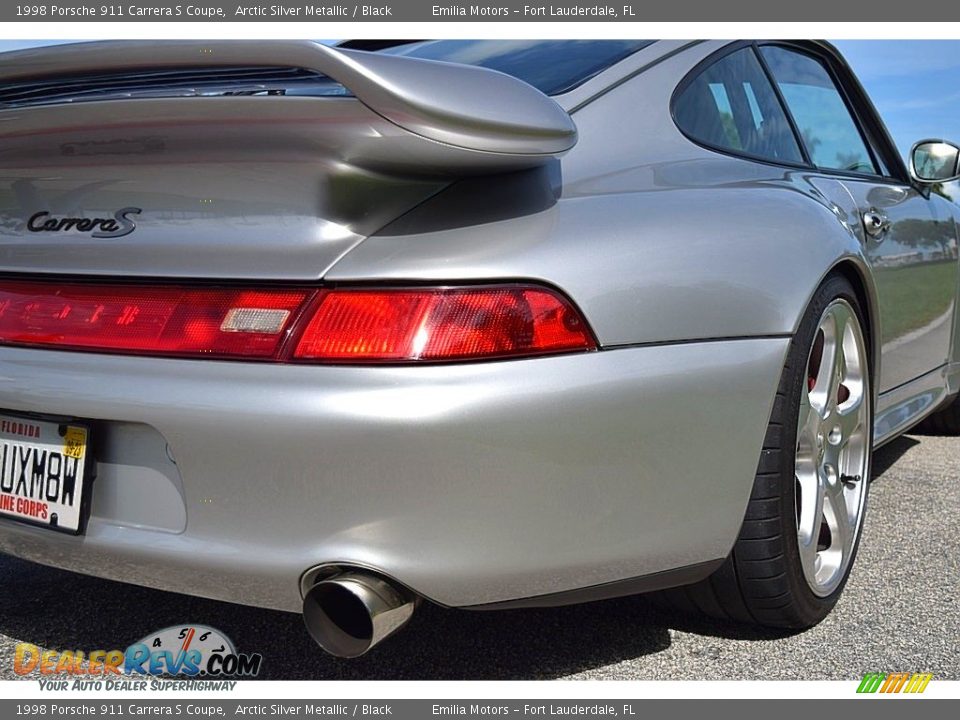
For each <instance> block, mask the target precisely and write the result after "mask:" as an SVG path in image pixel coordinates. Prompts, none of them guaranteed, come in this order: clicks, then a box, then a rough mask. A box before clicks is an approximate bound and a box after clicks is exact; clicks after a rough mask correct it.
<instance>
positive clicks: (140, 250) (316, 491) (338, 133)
mask: <svg viewBox="0 0 960 720" xmlns="http://www.w3.org/2000/svg"><path fill="white" fill-rule="evenodd" d="M0 79H2V84H0V465H2V474H0V551H2V552H5V553H9V554H12V555H16V556H19V557H22V558H27V559H30V560H34V561H37V562H40V563H46V564H49V565H54V566H58V567H62V568H68V569H71V570H76V571H79V572H82V573H89V574H92V575H97V576H101V577H105V578H112V579H115V580H121V581H125V582H131V583H137V584H141V585H146V586H151V587H158V588H164V589H167V590H174V591H178V592H184V593H189V594H193V595H198V596H204V597H210V598H218V599H222V600H228V601H233V602H238V603H245V604H250V605H257V606H262V607H269V608H278V609H283V610H290V611H299V612H302V613H303V615H304V619H305V621H306V625H307V628H308V630H309V632H310V633H311V635H312V636H313V637H314V638H315V639H316V640H317V641H318V642H319V644H320V645H321V646H322V647H323V648H324V649H326V650H327V651H329V652H331V653H333V654H335V655H339V656H344V657H354V656H357V655H361V654H363V653H364V652H366V651H367V650H368V649H370V648H371V647H373V646H374V645H375V644H376V643H378V642H379V641H380V640H382V639H383V638H385V637H386V636H388V635H389V634H391V633H392V632H393V631H395V630H396V629H398V628H399V627H401V626H402V625H403V624H404V623H405V622H406V621H407V620H408V619H409V617H410V616H411V614H412V613H413V612H414V608H415V606H416V605H417V603H418V602H421V601H424V600H426V601H430V602H434V603H437V604H440V605H443V606H448V607H457V608H470V609H496V608H515V607H533V606H546V605H556V604H562V603H574V602H581V601H587V600H592V599H599V598H605V597H613V596H618V595H625V594H631V593H640V592H652V591H660V592H661V597H662V598H664V599H665V600H667V601H669V602H675V603H678V604H681V605H684V606H687V607H696V608H698V609H699V610H701V611H704V612H707V613H710V614H712V615H716V616H718V617H721V618H726V619H730V620H734V621H741V622H747V623H756V624H760V625H764V626H773V627H781V628H791V629H799V628H805V627H809V626H811V625H813V624H815V623H817V622H819V621H820V620H821V619H822V618H824V617H825V616H826V614H827V613H828V612H829V611H830V609H831V608H832V607H833V606H834V604H835V603H836V602H837V600H838V598H839V596H840V594H841V592H842V590H843V587H844V583H845V582H846V580H847V577H848V576H849V574H850V570H851V566H852V564H853V561H854V557H855V555H856V552H857V546H858V542H859V538H860V534H861V530H862V527H863V522H864V511H865V507H866V501H867V489H868V481H869V477H870V453H871V449H872V448H873V447H877V446H878V445H880V444H881V443H884V442H887V441H889V440H890V439H891V438H894V437H896V436H897V435H898V434H900V433H903V432H904V431H906V430H908V429H909V428H911V427H913V426H915V425H917V424H918V423H920V422H925V423H926V424H927V425H928V426H929V427H931V428H933V429H934V430H937V431H940V432H945V433H954V432H960V404H958V403H956V402H954V400H953V398H954V396H955V395H956V394H957V393H958V391H960V340H958V337H960V336H958V334H957V330H958V327H957V325H958V322H960V315H958V313H957V312H956V298H957V289H958V257H957V241H958V237H957V231H958V219H960V208H958V207H956V206H955V205H953V204H952V203H951V202H950V201H949V200H948V199H946V198H945V195H946V194H947V190H945V187H944V184H945V183H947V182H949V181H951V180H953V179H956V177H957V176H958V174H960V170H958V156H960V150H958V148H957V147H956V146H954V145H952V144H951V143H949V142H947V141H944V140H939V139H931V140H924V141H921V142H919V143H917V144H916V146H915V147H914V148H913V151H912V153H911V157H910V162H909V168H908V167H907V165H906V164H905V163H904V162H903V161H902V160H901V158H900V156H899V155H898V153H897V150H896V149H895V147H894V145H893V143H892V142H891V139H890V136H889V134H888V133H887V131H886V129H885V127H884V125H883V123H882V122H881V120H880V118H879V117H878V116H877V113H876V112H875V110H874V109H873V107H872V105H871V103H870V101H869V99H868V98H867V96H866V95H865V93H864V91H863V89H862V88H861V86H860V85H859V83H858V82H857V80H856V78H855V77H854V76H853V74H852V73H851V71H850V70H849V68H848V67H847V65H846V64H845V63H844V61H843V59H842V58H841V57H840V56H839V54H838V53H837V51H836V50H835V49H834V48H832V47H831V46H830V45H828V44H826V43H819V42H737V43H730V42H726V41H724V42H676V41H663V42H645V41H530V42H519V41H452V40H451V41H415V42H414V41H404V42H401V41H394V42H389V41H382V42H374V41H352V42H347V43H343V44H341V45H339V46H336V47H329V46H324V45H320V44H317V43H313V42H290V41H263V42H250V41H243V42H224V41H216V42H199V41H196V42H195V41H190V42H180V41H165V42H105V43H81V44H76V45H65V46H60V47H54V48H43V49H33V50H24V51H18V52H13V53H6V54H4V55H3V56H2V57H0Z"/></svg>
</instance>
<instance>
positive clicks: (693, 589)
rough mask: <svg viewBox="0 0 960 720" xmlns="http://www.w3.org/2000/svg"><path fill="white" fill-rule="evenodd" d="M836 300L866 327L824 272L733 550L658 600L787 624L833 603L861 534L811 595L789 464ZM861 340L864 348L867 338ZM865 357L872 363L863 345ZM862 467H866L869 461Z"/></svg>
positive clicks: (846, 287)
mask: <svg viewBox="0 0 960 720" xmlns="http://www.w3.org/2000/svg"><path fill="white" fill-rule="evenodd" d="M838 298H843V299H845V300H846V301H847V302H848V303H850V305H851V306H852V307H853V309H854V310H855V312H856V315H857V319H858V320H859V324H860V327H861V329H865V328H866V327H867V325H866V324H865V323H864V315H863V311H862V308H861V307H860V304H859V303H858V301H857V296H856V293H855V292H854V290H853V287H852V286H851V285H850V283H849V281H847V280H846V279H845V278H843V277H841V276H830V277H828V278H827V279H826V280H825V281H824V283H823V284H822V285H821V286H820V288H819V289H818V290H817V292H816V293H815V295H814V297H813V299H812V301H811V303H810V306H809V308H808V309H807V311H806V313H805V315H804V318H803V320H802V322H801V323H800V327H799V329H798V331H797V334H796V336H795V337H794V339H793V340H792V342H791V346H790V350H789V352H788V354H787V360H786V364H785V365H784V368H783V373H782V375H781V379H780V385H779V387H778V389H777V396H776V399H775V401H774V406H773V410H772V412H771V416H770V422H769V424H768V426H767V432H766V437H765V438H764V441H763V450H762V451H761V454H760V461H759V464H758V467H757V473H756V477H755V479H754V484H753V491H752V493H751V495H750V500H749V503H748V505H747V511H746V515H745V517H744V520H743V526H742V528H741V530H740V534H739V536H738V538H737V541H736V543H735V544H734V547H733V550H732V551H731V552H730V555H729V556H728V557H727V559H726V560H725V561H724V563H723V565H721V566H720V568H719V569H718V570H716V571H715V572H714V573H713V574H712V575H711V576H710V577H708V578H707V579H705V580H702V581H700V582H698V583H696V584H693V585H689V586H686V587H680V588H674V589H672V590H667V591H664V592H663V593H660V597H659V598H658V602H659V604H661V605H662V604H666V603H669V604H670V605H672V606H673V607H675V608H676V609H686V610H698V611H699V612H701V613H705V614H707V615H710V616H713V617H717V618H720V619H723V620H732V621H735V622H741V623H748V624H751V625H761V626H765V627H773V628H784V629H792V630H800V629H805V628H809V627H812V626H813V625H816V624H817V623H819V622H820V621H821V620H823V618H825V617H826V616H827V614H829V612H830V611H831V610H832V609H833V607H834V605H836V603H837V600H838V599H839V597H840V594H841V593H842V592H843V588H844V586H845V585H846V582H847V578H848V577H849V574H850V568H852V567H853V564H854V560H855V559H856V552H857V546H858V545H859V540H860V536H861V533H859V532H858V533H857V537H856V540H855V542H854V544H853V547H852V553H851V556H850V557H851V559H850V562H849V565H848V566H847V569H846V573H845V575H844V577H843V578H842V580H841V581H840V584H839V586H838V587H837V588H836V590H834V591H833V592H832V593H831V594H830V595H827V596H825V597H819V596H818V595H816V594H815V593H814V592H813V591H812V590H811V588H810V586H809V584H808V583H807V581H806V579H805V577H804V574H803V567H802V566H801V560H800V551H799V548H798V541H797V517H796V505H795V502H796V499H795V495H796V480H795V471H794V464H795V458H796V446H797V417H798V413H799V408H800V393H801V388H802V387H803V383H805V382H806V374H807V373H806V369H807V368H806V365H807V358H808V355H809V352H810V348H811V346H812V343H813V342H814V338H815V337H816V334H817V326H818V322H819V319H820V317H821V315H822V314H823V312H824V310H825V309H826V308H827V306H828V305H829V304H830V303H832V302H833V301H834V300H835V299H838ZM864 335H866V332H865V331H864ZM866 345H867V348H869V342H867V343H866ZM867 362H868V366H870V361H869V350H867ZM868 387H872V385H870V386H868ZM868 422H869V426H868V428H867V432H868V435H867V436H868V437H871V435H870V434H869V433H870V432H871V431H872V427H873V418H872V407H871V408H870V410H869V412H868ZM867 462H868V463H869V460H868V461H867ZM867 467H868V469H869V464H868V466H867ZM865 500H866V498H865V497H864V502H865ZM864 510H865V508H864Z"/></svg>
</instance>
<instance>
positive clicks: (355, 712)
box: [0, 683, 960, 720]
mask: <svg viewBox="0 0 960 720" xmlns="http://www.w3.org/2000/svg"><path fill="white" fill-rule="evenodd" d="M855 685H856V683H851V691H850V692H851V693H853V692H854V690H855V687H854V686H855ZM862 702H864V701H863V700H857V699H853V698H851V699H849V700H848V699H839V700H838V699H831V700H789V699H784V700H767V699H764V700H743V699H739V700H731V699H727V700H689V699H684V700H661V699H657V700H622V699H616V700H599V701H598V700H513V699H503V700H448V699H445V700H364V701H358V700H330V699H322V700H247V701H245V700H233V699H231V700H208V699H196V700H192V699H190V698H189V697H186V698H184V699H180V700H166V699H163V700H161V699H159V698H158V699H156V700H129V699H124V697H123V696H122V695H118V696H117V697H108V698H97V699H91V700H24V701H17V700H2V701H0V715H2V717H7V718H13V717H28V716H32V717H42V718H45V719H49V718H58V717H72V718H76V717H103V718H107V717H109V718H111V719H112V720H123V719H124V718H138V719H139V720H142V718H143V717H144V716H150V717H154V718H156V717H187V718H189V717H193V718H230V719H231V720H232V719H233V718H250V717H277V716H287V717H291V718H305V717H306V718H311V717H335V718H359V719H360V720H370V718H378V720H379V719H382V718H387V717H389V718H394V719H395V720H427V719H430V718H462V719H463V720H480V719H483V720H489V718H491V717H509V716H513V717H515V718H521V717H522V718H543V719H545V720H550V719H552V720H561V719H562V718H622V719H623V720H631V719H633V720H646V719H647V718H658V717H665V716H666V715H665V714H666V713H675V712H677V711H678V710H679V711H683V710H684V709H686V710H689V711H690V712H691V713H698V714H699V716H700V717H717V716H719V717H729V715H727V713H741V712H744V711H746V712H752V713H756V715H754V716H756V717H762V715H760V713H776V714H777V719H778V720H809V718H810V717H811V714H821V713H822V714H824V715H825V716H828V715H831V714H836V713H837V711H841V712H843V713H853V715H854V716H857V715H858V714H859V713H858V711H856V710H854V708H853V706H852V705H851V703H862ZM958 704H960V701H956V700H929V699H928V700H923V701H921V702H912V703H911V704H910V716H911V719H912V720H925V718H938V719H939V718H943V717H952V716H953V714H952V713H954V712H956V710H957V705H958ZM683 706H685V707H683ZM950 707H953V711H951V710H950ZM864 709H865V708H864V707H862V706H861V708H860V710H861V711H862V710H864ZM869 713H870V717H871V720H895V719H896V720H899V719H900V718H902V717H903V713H904V710H903V706H902V704H901V703H900V702H897V701H896V700H893V701H890V702H884V701H882V700H881V701H879V702H877V701H874V702H871V703H870V709H869ZM690 717H693V715H691V716H690Z"/></svg>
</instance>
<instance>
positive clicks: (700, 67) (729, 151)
mask: <svg viewBox="0 0 960 720" xmlns="http://www.w3.org/2000/svg"><path fill="white" fill-rule="evenodd" d="M755 45H756V42H755V41H753V40H738V41H736V42H732V43H730V44H728V45H724V46H723V47H722V48H720V49H719V50H717V51H716V52H713V53H711V54H710V55H708V56H707V57H705V58H704V59H703V60H701V61H700V62H698V63H697V64H696V65H694V66H693V68H692V69H691V70H690V71H689V72H687V74H686V75H684V76H683V79H681V80H680V82H679V83H678V84H677V86H676V87H675V88H674V89H673V93H671V95H670V119H671V120H673V124H674V126H675V127H676V128H677V130H678V131H679V132H680V134H681V135H683V136H684V137H685V138H686V139H687V140H689V141H690V142H692V143H693V144H694V145H697V146H699V147H702V148H706V149H707V150H711V151H712V152H715V153H719V154H721V155H727V156H730V157H735V158H740V159H742V160H750V161H751V162H758V163H761V164H763V165H772V166H774V167H785V168H790V169H792V170H815V169H816V168H815V167H814V166H813V165H810V164H809V162H808V160H806V158H807V151H806V149H805V148H804V145H803V143H802V142H800V140H799V138H798V137H797V135H796V131H795V129H794V128H793V118H792V116H791V115H790V114H789V113H788V112H787V111H786V110H785V109H784V108H783V101H782V99H781V98H780V92H779V90H778V89H777V87H776V85H775V84H774V86H773V90H774V93H775V94H776V97H777V102H779V103H780V105H781V110H783V112H784V115H785V116H786V118H787V123H788V124H789V125H790V127H791V131H792V132H793V140H794V142H795V143H797V148H799V150H800V156H801V157H802V158H804V161H803V162H791V161H789V160H778V159H777V158H771V157H767V156H764V155H754V154H753V153H749V152H746V151H744V150H737V149H735V148H729V147H723V146H721V145H714V144H713V143H710V142H707V141H705V140H700V139H698V138H695V137H693V136H692V135H690V134H689V133H688V132H687V131H686V130H684V129H683V127H682V126H681V124H680V122H679V121H678V120H677V113H676V108H677V99H678V98H679V97H680V95H682V94H683V91H684V90H686V89H687V88H688V87H690V85H692V84H693V82H694V81H695V80H696V79H697V78H698V77H699V76H700V75H701V74H702V73H703V72H705V71H706V70H707V69H708V68H710V67H711V66H713V65H715V64H716V63H717V62H719V61H720V60H723V58H725V57H727V56H728V55H733V54H734V53H736V52H739V51H740V50H743V49H745V48H751V47H753V46H755ZM756 55H757V53H756V50H754V56H756ZM761 68H763V72H764V77H765V78H766V80H767V82H770V77H769V74H768V72H767V70H766V67H765V66H764V65H763V64H762V63H761Z"/></svg>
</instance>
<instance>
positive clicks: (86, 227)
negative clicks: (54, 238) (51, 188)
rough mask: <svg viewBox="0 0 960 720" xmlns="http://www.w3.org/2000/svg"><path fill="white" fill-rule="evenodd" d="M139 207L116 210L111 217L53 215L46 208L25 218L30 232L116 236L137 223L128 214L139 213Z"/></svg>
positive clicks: (97, 236)
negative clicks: (75, 232)
mask: <svg viewBox="0 0 960 720" xmlns="http://www.w3.org/2000/svg"><path fill="white" fill-rule="evenodd" d="M141 212H142V210H141V209H140V208H135V207H125V208H121V209H120V210H117V211H116V212H115V213H114V214H113V217H112V218H81V217H54V216H52V215H51V214H50V213H49V212H47V211H46V210H41V211H40V212H38V213H34V214H33V215H31V216H30V219H29V220H27V230H29V231H30V232H35V233H39V232H66V231H67V230H76V231H77V232H82V233H90V236H91V237H95V238H118V237H123V236H124V235H129V234H130V233H132V232H133V231H134V229H135V228H136V227H137V224H136V223H135V222H134V221H133V219H132V218H130V217H128V216H129V215H139V214H140V213H141Z"/></svg>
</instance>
